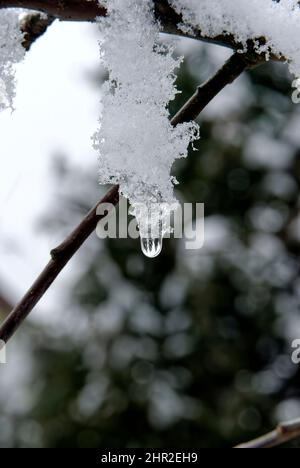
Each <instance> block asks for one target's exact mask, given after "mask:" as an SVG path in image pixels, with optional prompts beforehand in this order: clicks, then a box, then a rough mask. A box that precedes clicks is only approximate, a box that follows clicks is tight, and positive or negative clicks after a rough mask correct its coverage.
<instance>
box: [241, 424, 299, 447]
mask: <svg viewBox="0 0 300 468" xmlns="http://www.w3.org/2000/svg"><path fill="white" fill-rule="evenodd" d="M298 437H299V438H300V419H296V420H295V421H288V422H285V423H280V424H279V425H278V426H277V428H276V429H275V430H274V431H272V432H269V433H268V434H266V435H264V436H262V437H260V438H259V439H255V440H252V441H250V442H247V443H244V444H241V445H238V446H237V447H235V448H240V449H259V448H273V447H277V446H278V445H282V444H285V443H286V442H289V441H291V440H294V439H297V438H298Z"/></svg>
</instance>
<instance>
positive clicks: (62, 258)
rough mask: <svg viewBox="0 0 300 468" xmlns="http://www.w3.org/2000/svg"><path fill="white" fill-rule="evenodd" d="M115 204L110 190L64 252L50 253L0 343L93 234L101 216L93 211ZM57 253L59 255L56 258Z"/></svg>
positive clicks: (2, 331)
mask: <svg viewBox="0 0 300 468" xmlns="http://www.w3.org/2000/svg"><path fill="white" fill-rule="evenodd" d="M118 201H119V189H118V187H113V188H112V189H111V190H110V191H109V192H108V193H107V194H106V196H105V197H104V198H103V199H102V200H101V201H100V202H99V203H97V205H96V206H95V207H94V208H93V209H92V210H91V211H90V212H89V213H88V214H87V215H86V216H85V218H84V219H83V220H82V221H81V223H80V224H79V225H78V226H77V228H76V229H75V230H74V231H73V232H72V233H71V234H70V235H69V236H68V237H67V238H66V240H65V241H64V249H61V248H59V247H58V248H57V249H55V250H54V251H52V258H51V260H50V261H49V263H48V264H47V265H46V267H45V269H44V270H43V271H42V273H41V274H40V276H39V277H38V278H37V279H36V281H35V282H34V284H33V285H32V286H31V288H30V289H29V290H28V291H27V293H26V294H25V296H24V297H23V299H22V300H21V302H20V303H19V304H18V305H17V306H16V307H15V308H14V310H13V311H12V312H11V314H10V315H9V316H8V317H7V319H6V320H5V322H4V323H3V325H2V326H1V329H0V341H1V340H2V341H4V342H5V343H7V341H8V340H9V338H11V336H12V335H13V334H14V333H15V331H16V330H17V328H19V326H20V325H21V324H22V322H23V321H24V320H25V318H26V317H27V316H28V314H29V313H30V312H31V311H32V309H33V308H34V307H35V306H36V304H37V303H38V302H39V300H40V299H41V298H42V297H43V295H44V294H45V292H46V291H47V290H48V289H49V287H50V286H51V284H52V283H53V282H54V280H55V279H56V278H57V276H58V275H59V273H60V272H61V271H62V270H63V268H64V267H65V266H66V264H67V263H68V262H69V260H70V259H71V258H72V257H73V255H74V254H75V253H76V252H77V251H78V250H79V248H80V247H81V246H82V244H83V243H84V242H85V241H86V239H87V238H88V237H89V236H90V235H91V234H92V233H93V232H94V230H95V229H96V227H97V223H98V221H100V220H101V219H102V218H103V217H104V216H98V215H97V208H98V206H99V204H101V203H110V204H111V205H117V204H118ZM56 250H57V252H59V255H57V254H56Z"/></svg>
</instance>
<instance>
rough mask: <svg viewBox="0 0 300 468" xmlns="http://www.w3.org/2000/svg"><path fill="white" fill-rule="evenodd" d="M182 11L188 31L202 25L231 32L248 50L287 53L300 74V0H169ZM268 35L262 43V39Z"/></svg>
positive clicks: (207, 32)
mask: <svg viewBox="0 0 300 468" xmlns="http://www.w3.org/2000/svg"><path fill="white" fill-rule="evenodd" d="M169 3H170V4H171V5H172V6H173V7H174V9H175V10H176V11H177V12H178V13H181V14H182V17H183V24H182V25H180V27H181V28H182V29H183V31H185V32H187V31H188V32H190V33H192V32H193V31H194V30H195V29H200V30H201V32H202V34H203V35H204V36H207V37H215V36H217V35H219V34H231V35H233V36H234V38H235V40H236V41H237V42H239V43H241V44H242V47H243V50H247V41H248V40H249V39H254V40H256V51H257V52H258V53H260V54H261V53H264V54H266V57H267V58H269V57H270V54H275V55H276V56H280V57H284V58H285V59H286V60H287V62H288V63H289V66H290V71H291V72H292V73H293V74H294V75H295V76H296V77H297V78H299V77H300V7H299V2H298V0H280V1H279V2H277V1H274V0H169ZM261 38H265V40H266V43H265V44H262V43H261V42H260V41H259V39H261Z"/></svg>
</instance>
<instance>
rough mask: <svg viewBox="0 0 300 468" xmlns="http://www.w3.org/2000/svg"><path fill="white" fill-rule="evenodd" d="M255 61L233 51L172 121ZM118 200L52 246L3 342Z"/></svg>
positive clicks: (195, 109) (0, 334) (2, 332)
mask: <svg viewBox="0 0 300 468" xmlns="http://www.w3.org/2000/svg"><path fill="white" fill-rule="evenodd" d="M255 63H256V62H254V61H253V57H252V56H249V55H248V54H243V55H242V54H233V55H232V57H231V58H230V59H229V60H228V62H227V63H226V64H225V65H224V67H222V69H221V70H220V71H219V72H218V73H217V74H216V75H215V76H214V77H213V78H212V79H211V80H209V81H207V82H206V83H205V84H204V85H203V86H202V87H200V88H199V89H198V91H197V93H196V94H195V95H194V96H193V97H192V98H191V99H190V100H189V101H188V102H187V104H186V105H185V106H183V108H182V109H181V110H180V111H179V112H178V113H177V114H176V115H175V116H174V117H173V119H171V123H172V125H174V126H175V125H178V124H180V123H183V122H188V121H191V120H194V119H195V118H196V117H197V116H198V115H199V113H200V112H201V111H202V110H203V109H204V108H205V107H206V105H207V104H208V103H209V102H210V101H211V100H212V99H213V98H214V97H215V96H216V95H217V94H218V93H219V92H220V91H221V89H223V88H224V87H225V86H226V85H227V84H230V83H232V82H233V81H234V80H235V79H236V78H237V77H238V76H239V75H240V74H241V73H242V72H243V71H244V70H245V69H246V68H249V67H250V66H254V64H255ZM118 201H119V194H118V187H116V186H115V187H113V188H112V189H111V190H110V191H109V192H108V194H107V195H106V196H105V197H104V199H102V200H101V201H99V202H98V203H97V205H96V206H95V207H94V208H93V209H92V210H91V211H90V213H89V214H88V215H87V216H86V217H85V218H84V219H83V220H82V221H81V223H80V224H79V225H78V226H77V228H76V229H75V230H74V231H73V232H72V233H71V234H70V235H69V236H68V237H67V238H66V240H65V241H64V242H63V243H62V244H61V245H60V246H59V247H57V248H56V249H54V250H52V252H51V257H52V258H51V260H50V262H49V263H48V265H47V266H46V267H45V269H44V270H43V272H42V273H41V275H40V276H39V277H38V278H37V280H36V281H35V283H34V284H33V285H32V287H31V288H30V289H29V291H28V292H27V293H26V294H25V296H24V297H23V299H21V301H20V302H19V304H18V305H17V306H16V307H15V308H14V310H13V311H12V312H11V314H10V315H9V316H8V318H7V319H6V321H5V322H4V323H3V325H2V326H1V327H0V340H2V341H4V342H5V343H6V342H7V341H8V340H9V339H10V338H11V337H12V336H13V334H14V333H15V331H16V330H17V329H18V328H19V326H20V325H21V324H22V322H23V321H24V320H25V318H26V317H27V316H28V314H29V313H30V312H31V311H32V309H33V308H34V307H35V306H36V304H37V303H38V302H39V301H40V299H41V298H42V297H43V296H44V294H45V293H46V291H47V290H48V289H49V287H50V286H51V284H52V283H53V282H54V280H55V279H56V278H57V276H58V275H59V274H60V273H61V271H62V270H63V268H64V267H65V266H66V264H67V263H68V262H69V261H70V260H71V258H72V257H73V256H74V254H75V253H76V252H77V251H78V250H79V248H80V247H81V246H82V244H83V243H84V242H85V241H86V239H87V238H88V237H89V236H90V235H91V234H92V232H93V231H94V230H95V229H96V226H97V223H98V221H99V220H100V219H101V218H100V217H99V216H97V213H96V212H97V207H98V206H99V205H100V204H101V203H112V204H113V205H117V203H118Z"/></svg>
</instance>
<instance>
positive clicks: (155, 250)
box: [141, 237, 163, 258]
mask: <svg viewBox="0 0 300 468" xmlns="http://www.w3.org/2000/svg"><path fill="white" fill-rule="evenodd" d="M162 245H163V238H162V237H154V238H151V237H141V246H142V252H143V254H144V255H146V257H149V258H155V257H158V255H159V254H160V253H161V251H162Z"/></svg>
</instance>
